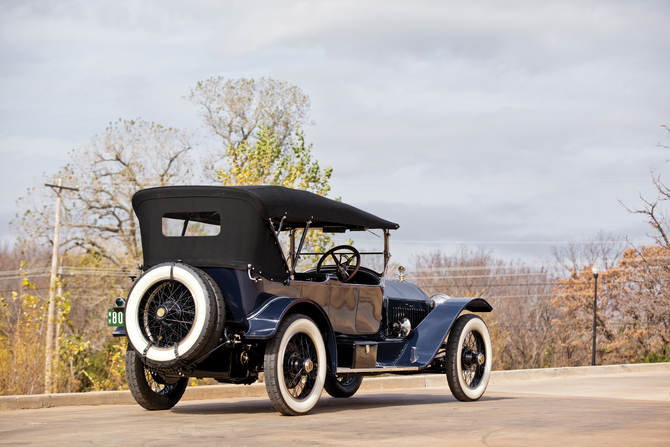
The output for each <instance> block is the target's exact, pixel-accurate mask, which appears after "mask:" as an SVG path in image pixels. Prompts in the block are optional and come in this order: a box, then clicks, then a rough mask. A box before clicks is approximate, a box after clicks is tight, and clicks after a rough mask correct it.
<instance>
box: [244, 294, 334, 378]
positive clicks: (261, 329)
mask: <svg viewBox="0 0 670 447" xmlns="http://www.w3.org/2000/svg"><path fill="white" fill-rule="evenodd" d="M292 309H293V310H295V313H301V314H304V315H306V316H309V317H310V318H312V319H313V320H315V321H314V322H315V323H316V324H317V326H319V327H320V328H321V330H324V331H325V332H326V339H325V340H324V341H325V344H326V351H327V352H328V368H329V369H330V371H331V372H334V371H336V370H337V347H336V344H335V333H334V332H333V326H332V325H331V324H330V320H329V319H328V315H326V313H325V312H324V310H323V308H322V307H321V306H319V305H318V304H317V303H315V302H314V301H312V300H308V299H303V298H287V297H282V296H278V297H275V298H271V299H270V300H268V301H266V302H265V304H263V306H262V307H261V308H260V309H258V310H257V311H255V312H254V313H252V314H251V315H249V316H248V317H247V321H248V322H249V329H248V330H247V332H246V333H245V334H244V336H243V339H245V340H267V339H270V338H272V337H274V335H275V333H276V332H277V329H278V328H279V324H280V323H281V321H282V320H283V319H284V317H285V316H286V315H287V314H289V313H294V312H291V310H292Z"/></svg>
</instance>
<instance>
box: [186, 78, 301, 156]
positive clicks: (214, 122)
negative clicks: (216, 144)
mask: <svg viewBox="0 0 670 447" xmlns="http://www.w3.org/2000/svg"><path fill="white" fill-rule="evenodd" d="M188 99H189V100H190V101H191V102H192V103H193V104H195V105H196V106H198V109H199V113H200V116H202V118H203V120H204V121H205V124H206V125H207V128H208V129H209V130H210V131H211V132H212V133H213V134H214V135H216V136H218V137H219V138H221V140H222V142H223V146H224V148H225V147H228V146H233V147H234V148H237V147H238V146H239V145H240V144H241V143H242V142H244V141H249V140H253V139H254V138H255V136H256V134H257V133H258V131H259V130H260V126H261V125H264V126H266V127H267V128H268V130H269V133H270V134H275V135H276V137H277V141H278V142H279V145H280V146H284V145H285V144H287V143H288V142H289V141H290V139H291V137H292V136H293V134H294V133H295V131H296V130H297V128H298V127H299V126H300V125H302V124H305V123H306V122H307V120H308V119H309V109H310V101H309V97H308V96H307V95H305V94H304V93H303V92H302V90H301V89H300V88H298V87H296V86H294V85H290V84H288V83H287V82H283V81H277V80H274V79H271V78H260V79H258V80H254V79H236V80H233V79H225V78H223V77H221V76H217V77H211V78H209V79H206V80H204V81H200V82H198V84H197V85H196V87H195V88H193V89H191V93H190V95H189V96H188ZM252 143H253V142H252Z"/></svg>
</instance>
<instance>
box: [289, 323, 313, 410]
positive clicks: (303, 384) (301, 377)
mask: <svg viewBox="0 0 670 447" xmlns="http://www.w3.org/2000/svg"><path fill="white" fill-rule="evenodd" d="M312 359H314V360H312ZM316 359H317V354H316V346H315V345H314V342H313V341H312V339H311V338H309V336H308V335H307V334H304V333H300V334H296V335H294V336H293V337H292V338H291V340H289V342H288V345H287V346H286V353H285V354H284V382H285V383H286V389H287V390H288V392H289V393H291V396H293V397H294V398H296V399H302V398H304V397H305V396H307V395H309V393H310V392H311V391H312V390H313V389H314V384H315V383H316V374H317V372H318V370H319V365H318V363H315V360H316Z"/></svg>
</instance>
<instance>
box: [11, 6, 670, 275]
mask: <svg viewBox="0 0 670 447" xmlns="http://www.w3.org/2000/svg"><path fill="white" fill-rule="evenodd" d="M669 23H670V2H667V1H635V2H630V1H621V2H617V1H602V2H589V1H575V2H568V1H561V2H537V1H528V2H499V1H491V2H449V1H412V2H409V1H404V2H398V1H395V2H394V1H388V0H385V1H332V2H329V1H319V2H316V1H295V2H291V1H268V2H253V1H243V2H233V1H189V2H176V1H144V2H138V1H122V0H114V1H96V2H90V1H59V2H53V1H16V2H13V1H0V155H1V157H2V161H1V162H0V176H1V177H0V237H2V238H4V239H9V238H11V236H10V235H9V230H8V222H9V220H10V219H11V217H12V216H13V215H14V213H15V212H16V206H15V200H16V199H17V198H18V197H20V196H21V195H24V193H25V191H26V188H28V187H30V186H33V185H34V184H39V181H38V180H39V179H41V176H42V175H43V173H47V174H53V173H55V172H56V171H57V169H58V167H60V166H62V165H64V164H66V163H67V162H68V158H67V153H68V151H69V150H70V149H72V148H75V147H79V146H82V145H84V144H86V143H87V142H88V141H89V139H90V137H92V136H93V135H95V134H99V133H102V132H104V129H105V127H106V125H107V124H108V123H109V122H110V121H113V120H117V119H119V118H124V119H132V118H137V117H141V118H143V119H146V120H149V121H154V122H158V123H161V124H163V125H165V126H176V127H180V128H192V129H195V128H197V127H198V126H199V125H200V121H199V118H198V116H197V113H196V110H195V107H194V106H193V105H192V104H191V103H190V102H188V101H186V100H185V99H183V97H184V96H185V95H187V94H188V91H189V88H191V87H193V86H194V85H195V83H196V82H197V81H199V80H204V79H206V78H209V77H211V76H218V75H221V76H224V77H226V78H233V79H234V78H258V77H262V76H266V77H272V78H274V79H278V80H283V81H287V82H289V83H291V84H294V85H297V86H299V87H300V88H301V89H302V90H303V91H304V92H305V93H306V94H307V95H309V96H310V98H311V101H312V115H311V117H312V119H313V120H314V122H315V124H314V125H311V126H308V127H307V128H306V129H305V131H306V132H305V133H306V137H307V140H308V142H309V143H313V145H314V148H313V154H314V156H315V157H316V158H317V159H318V160H319V162H320V164H321V165H322V166H326V165H330V166H332V167H333V168H334V173H333V177H332V186H333V190H332V193H331V196H342V199H343V201H345V202H347V203H351V204H353V205H355V206H359V207H361V208H364V209H366V210H368V211H371V212H373V213H375V214H378V215H380V216H382V217H384V218H387V219H389V220H393V221H395V222H398V223H399V224H400V225H401V229H400V230H399V231H398V232H396V234H394V236H393V238H392V240H395V244H394V245H392V248H393V252H394V254H395V257H394V260H395V261H403V262H405V261H406V260H407V259H408V257H409V256H410V255H411V254H412V253H416V252H420V251H426V250H430V249H441V250H444V251H446V252H448V253H449V252H453V251H454V250H455V249H456V248H457V247H458V245H459V244H467V245H469V246H472V247H476V246H486V247H490V248H492V249H493V250H494V255H496V256H498V257H501V258H504V259H512V258H521V259H523V260H525V261H527V262H536V261H538V260H541V259H544V258H545V257H547V256H548V255H549V249H550V246H551V245H558V244H563V243H566V242H570V241H584V240H587V239H589V238H591V237H593V236H594V235H595V234H596V233H597V232H598V231H600V230H604V231H606V232H612V233H614V234H616V235H620V236H622V237H624V236H627V237H629V238H631V239H632V240H634V241H635V242H636V243H639V244H643V243H648V242H649V239H648V238H647V237H646V236H645V234H646V233H647V232H648V231H649V228H647V226H646V225H645V223H644V222H643V220H642V219H641V217H640V216H638V215H631V214H628V213H627V212H626V210H625V209H624V208H623V207H622V206H621V205H620V204H619V202H618V200H621V201H623V202H624V203H626V204H627V205H629V206H631V207H635V206H641V202H640V199H639V194H640V193H642V194H644V195H645V196H647V197H650V198H652V197H654V190H653V188H652V187H651V181H650V174H649V171H650V169H653V170H655V172H656V173H660V174H665V173H668V174H670V166H669V165H668V164H666V163H665V160H666V159H669V158H670V154H668V153H667V151H666V150H664V149H661V148H658V147H656V144H657V143H658V142H661V143H663V144H666V145H668V144H670V139H668V132H667V131H666V130H665V129H664V128H662V127H661V125H663V124H667V125H669V126H670V101H669V100H670V87H669V83H668V80H669V79H670V26H669V25H668V24H669ZM201 144H202V145H204V146H206V145H207V144H208V143H207V140H206V139H205V138H203V140H202V143H201ZM36 180H37V183H36Z"/></svg>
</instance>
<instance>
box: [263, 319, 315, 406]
mask: <svg viewBox="0 0 670 447" xmlns="http://www.w3.org/2000/svg"><path fill="white" fill-rule="evenodd" d="M326 369H327V368H326V347H325V344H324V342H323V336H322V335H321V332H320V330H319V328H318V326H317V325H316V324H315V323H314V321H312V320H311V319H310V318H308V317H306V316H304V315H300V314H295V315H289V316H288V317H286V318H285V319H284V321H282V323H281V324H280V325H279V329H278V330H277V333H276V334H275V336H274V337H273V338H272V339H271V340H270V341H269V342H268V344H267V346H266V348H265V363H264V372H265V376H266V380H265V386H266V388H267V391H268V396H269V397H270V400H271V401H272V404H273V405H274V407H275V408H276V409H277V411H279V412H280V413H282V414H284V415H287V416H296V415H300V414H305V413H308V412H309V411H310V410H311V409H312V408H313V407H314V405H316V403H317V402H318V400H319V397H320V396H321V392H322V391H323V387H324V382H325V380H326Z"/></svg>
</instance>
